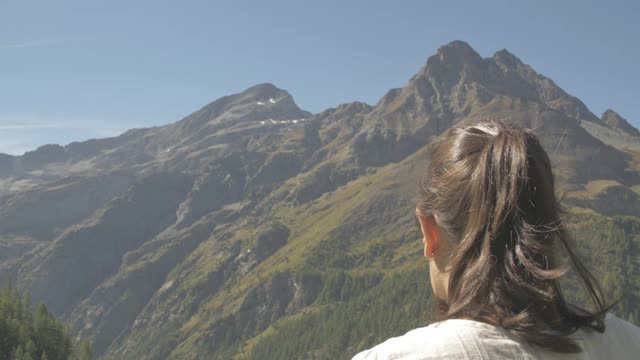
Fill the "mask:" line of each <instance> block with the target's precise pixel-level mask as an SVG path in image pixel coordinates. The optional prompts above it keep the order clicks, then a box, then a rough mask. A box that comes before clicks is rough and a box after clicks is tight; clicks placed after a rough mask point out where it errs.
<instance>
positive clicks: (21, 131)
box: [0, 115, 130, 155]
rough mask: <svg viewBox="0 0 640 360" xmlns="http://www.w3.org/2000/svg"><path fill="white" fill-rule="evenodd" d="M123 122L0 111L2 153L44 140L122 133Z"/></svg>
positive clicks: (66, 140) (15, 152)
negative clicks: (6, 113) (8, 113)
mask: <svg viewBox="0 0 640 360" xmlns="http://www.w3.org/2000/svg"><path fill="white" fill-rule="evenodd" d="M128 127H130V125H129V126H127V125H126V124H124V123H123V122H113V121H109V122H108V121H103V120H80V119H60V118H46V117H41V116H24V115H23V116H15V115H0V153H5V154H12V155H21V154H22V153H24V152H25V151H30V150H35V149H36V148H37V147H39V146H41V145H44V144H60V145H64V144H68V143H69V142H72V141H85V140H88V139H92V138H105V137H111V136H117V135H119V134H122V133H123V132H124V131H126V130H127V128H128Z"/></svg>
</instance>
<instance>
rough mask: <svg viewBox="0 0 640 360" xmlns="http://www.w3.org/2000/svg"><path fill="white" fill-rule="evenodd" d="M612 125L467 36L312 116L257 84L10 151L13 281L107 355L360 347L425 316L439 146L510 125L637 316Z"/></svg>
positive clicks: (630, 222)
mask: <svg viewBox="0 0 640 360" xmlns="http://www.w3.org/2000/svg"><path fill="white" fill-rule="evenodd" d="M611 116H612V115H611ZM611 116H607V117H605V119H599V118H598V117H596V116H595V115H593V114H592V113H591V112H590V111H589V110H588V109H587V107H586V106H585V105H584V104H583V103H582V102H581V101H580V100H579V99H577V98H575V97H573V96H571V95H569V94H567V93H566V92H565V91H564V90H562V89H561V88H560V87H558V86H557V85H556V84H555V83H554V82H553V81H552V80H550V79H548V78H546V77H544V76H542V75H540V74H538V73H536V72H535V71H534V70H533V69H532V68H531V67H530V66H528V65H526V64H524V63H523V62H522V61H521V60H519V59H518V58H517V57H515V56H514V55H513V54H511V53H509V52H508V51H506V50H501V51H498V52H497V53H496V54H494V55H493V56H492V57H488V58H482V57H481V56H480V55H479V54H478V53H477V52H475V50H473V49H472V48H471V47H470V46H469V45H468V44H466V43H464V42H461V41H454V42H452V43H450V44H447V45H445V46H443V47H441V48H440V49H438V51H437V53H436V54H435V55H434V56H432V57H430V58H429V59H428V60H427V62H426V64H425V66H424V67H423V68H422V69H420V71H419V72H418V73H417V74H416V75H415V76H413V77H412V78H411V79H410V80H409V82H408V84H407V85H406V86H405V87H403V88H399V89H392V90H390V91H389V92H388V93H387V94H385V96H383V97H382V98H381V99H380V101H379V102H378V103H377V104H375V105H373V106H371V105H368V104H364V103H358V102H355V103H349V104H343V105H340V106H338V107H336V108H332V109H327V110H325V111H323V112H321V113H318V114H310V113H308V112H305V111H303V110H301V109H300V108H298V106H297V105H296V104H295V101H294V100H293V98H292V97H291V96H290V95H289V94H288V93H287V92H286V91H284V90H281V89H278V88H277V87H275V86H273V85H271V84H260V85H256V86H254V87H252V88H249V89H247V90H245V91H243V92H242V93H239V94H234V95H230V96H226V97H223V98H221V99H218V100H216V101H214V102H212V103H211V104H208V105H206V106H204V107H203V108H202V109H200V110H198V111H196V112H194V113H193V114H191V115H189V116H187V117H185V118H184V119H182V120H180V121H178V122H176V123H173V124H169V125H166V126H161V127H155V128H148V129H135V130H130V131H128V132H126V133H125V134H123V135H121V136H118V137H115V138H109V139H101V140H90V141H87V142H82V143H73V144H69V145H67V146H64V147H62V146H45V147H41V148H39V149H38V150H36V151H34V152H32V153H27V154H25V155H23V156H21V157H12V156H2V157H0V196H2V199H3V200H5V201H3V202H2V203H1V205H0V248H2V249H8V250H10V253H11V255H4V250H3V256H0V272H5V273H9V274H11V275H12V276H14V277H15V278H16V279H17V282H18V284H19V285H20V286H21V287H23V288H24V289H27V290H30V291H31V292H32V293H33V295H34V298H35V299H36V300H39V301H44V302H45V303H47V305H48V306H49V307H50V308H51V309H52V310H53V311H54V312H55V313H56V314H58V315H61V316H63V317H64V318H65V319H66V320H67V321H69V322H70V324H71V327H72V331H73V333H74V334H75V335H76V336H79V337H82V338H92V339H93V348H94V352H95V353H96V354H99V355H101V356H103V357H104V358H112V359H146V358H148V359H164V358H174V359H199V358H221V359H222V358H224V359H226V358H230V357H234V356H236V357H239V358H243V357H249V358H282V357H285V358H301V357H302V358H336V357H338V358H348V357H350V355H352V354H353V353H354V352H355V351H357V350H359V349H362V348H364V347H366V346H370V345H371V344H373V343H375V342H377V341H380V340H382V339H383V338H385V337H388V336H391V335H399V334H400V333H401V332H402V331H405V330H407V329H409V328H411V327H415V326H418V325H419V324H421V323H423V321H424V320H426V319H427V316H428V314H429V307H428V299H429V298H430V292H429V291H428V283H427V278H426V276H427V275H426V266H425V264H424V261H423V260H422V258H421V255H420V254H421V249H420V246H419V238H420V237H419V231H418V228H417V227H416V226H415V220H414V217H413V206H414V197H415V195H416V190H417V188H416V186H417V180H418V178H419V176H420V174H421V171H422V170H423V169H422V166H423V164H424V160H425V156H426V152H425V148H426V146H427V145H428V144H429V142H430V141H431V140H432V139H433V138H434V137H435V136H437V135H438V134H440V133H442V132H443V131H444V130H446V129H447V128H449V127H450V126H452V125H453V124H456V123H458V122H461V121H470V120H473V119H479V118H486V117H494V118H506V119H510V121H515V122H519V123H521V124H524V125H525V126H527V127H530V128H533V129H534V131H536V133H537V134H538V135H539V136H540V138H541V140H542V142H543V144H544V145H545V147H546V148H547V150H548V152H549V153H550V155H551V158H552V161H553V164H554V170H555V173H556V177H557V179H558V182H559V190H560V191H561V193H564V194H566V197H565V202H564V203H565V205H566V206H567V207H568V210H569V214H570V216H569V219H568V220H569V222H570V224H571V227H572V231H573V232H574V233H575V234H576V237H577V239H578V241H580V242H581V243H580V244H581V246H580V248H581V249H586V250H585V254H586V255H587V256H590V258H589V259H590V260H589V261H590V262H593V266H595V267H596V272H597V273H598V274H599V275H600V276H601V277H602V278H604V279H605V280H606V284H605V286H606V288H607V290H609V291H610V292H611V293H612V294H613V293H615V292H616V291H621V289H627V290H628V292H629V296H628V297H627V298H625V300H624V301H623V302H622V304H621V305H620V306H619V307H618V308H617V311H618V312H619V314H620V315H621V316H624V317H627V318H630V319H632V320H636V321H637V319H638V317H637V316H639V314H638V313H637V310H636V308H637V305H638V296H640V288H639V286H640V275H639V273H638V271H637V269H638V267H637V266H638V261H639V259H638V254H640V253H639V252H638V249H637V246H638V244H639V243H640V213H638V208H637V201H638V194H639V193H640V165H639V164H640V153H639V152H638V150H637V149H634V148H633V147H625V146H620V144H619V143H618V142H616V141H614V140H615V139H617V138H616V137H615V136H613V135H611V134H615V133H616V132H617V131H622V130H620V129H621V127H622V125H619V124H622V123H620V122H617V124H618V125H615V126H613V125H611V124H610V123H611V121H610V120H607V119H610V118H611ZM601 128H602V129H609V130H610V131H611V134H609V133H607V134H608V135H607V136H600V135H598V134H600V133H601V132H600V133H599V132H596V131H594V130H593V129H601ZM625 131H627V132H629V131H630V130H628V129H627V130H625ZM629 136H630V137H632V136H633V135H629ZM621 216H622V217H621ZM30 223H35V224H36V225H37V226H30ZM596 250H598V251H596ZM603 253H604V255H602V254H603ZM592 258H598V260H599V261H597V262H596V261H593V260H591V259H592ZM567 288H568V289H569V293H570V295H571V296H575V298H576V299H577V300H578V301H580V300H581V298H580V297H579V295H578V294H579V291H578V289H577V287H576V286H575V284H574V283H573V282H571V281H570V282H569V283H568V284H567ZM409 299H413V300H409ZM582 300H583V299H582ZM416 314H420V315H419V316H417V315H416ZM293 335H299V336H297V337H296V336H293ZM283 342H284V343H283Z"/></svg>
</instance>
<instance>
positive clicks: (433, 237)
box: [416, 211, 440, 259]
mask: <svg viewBox="0 0 640 360" xmlns="http://www.w3.org/2000/svg"><path fill="white" fill-rule="evenodd" d="M416 215H417V216H418V220H419V221H420V229H421V230H422V235H423V236H424V257H426V258H427V259H431V258H433V255H434V254H435V253H436V251H438V247H439V245H440V237H439V236H438V228H437V227H436V220H435V218H434V217H433V215H424V214H422V213H421V212H420V211H416Z"/></svg>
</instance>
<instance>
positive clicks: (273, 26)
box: [0, 0, 640, 154]
mask: <svg viewBox="0 0 640 360" xmlns="http://www.w3.org/2000/svg"><path fill="white" fill-rule="evenodd" d="M639 16H640V6H639V5H638V2H635V1H627V2H622V1H607V2H603V1H598V2H596V1H535V2H534V1H528V2H526V3H525V2H524V1H522V2H517V1H506V0H505V1H402V0H396V1H374V0H369V1H364V0H362V1H355V0H353V1H350V0H341V1H333V0H323V1H301V0H298V1H276V0H273V1H239V0H236V1H187V0H183V1H162V0H155V1H135V0H129V1H118V0H111V1H88V0H84V1H71V0H56V1H54V0H50V1H49V0H41V1H31V0H0V81H1V84H2V85H1V86H0V152H5V153H13V154H19V153H22V152H24V151H26V150H31V149H35V148H36V147H37V146H39V145H43V144H46V143H60V144H66V143H68V142H71V141H74V140H84V139H88V138H95V137H105V136H111V135H116V134H118V133H120V132H122V131H124V130H126V129H129V128H139V127H147V126H154V125H162V124H166V123H170V122H174V121H177V120H179V119H181V118H182V117H184V116H186V115H188V114H189V113H191V112H193V111H195V110H197V109H198V108H199V107H201V106H203V105H205V104H206V103H208V102H210V101H212V100H214V99H216V98H218V97H220V96H224V95H227V94H230V93H234V92H238V91H242V90H243V89H245V88H247V87H249V86H252V85H254V84H257V83H262V82H272V83H274V84H275V85H276V86H278V87H281V88H284V89H286V90H288V91H289V92H290V93H291V94H292V95H293V97H294V98H295V99H296V101H297V103H298V104H299V105H300V106H301V107H302V108H304V109H305V110H308V111H312V112H317V111H321V110H324V109H326V108H328V107H334V106H337V105H339V104H341V103H345V102H350V101H354V100H359V101H365V102H368V103H375V102H377V101H378V99H379V98H380V97H381V96H382V95H383V94H384V93H385V92H386V91H387V90H388V89H390V88H392V87H400V86H403V85H405V84H406V82H407V80H408V79H409V78H410V77H411V76H412V75H413V74H415V73H416V72H417V71H418V70H419V68H420V67H421V66H422V65H423V64H424V63H425V61H426V59H427V57H428V56H430V55H432V54H433V53H435V51H436V49H437V48H438V47H439V46H441V45H443V44H445V43H448V42H450V41H452V40H457V39H460V40H465V41H467V42H468V43H469V44H470V45H471V46H472V47H474V48H475V49H476V50H477V51H478V52H479V53H480V54H481V55H482V56H483V57H487V56H491V55H492V54H493V53H494V52H496V51H497V50H500V49H502V48H507V49H508V50H509V51H511V52H513V53H514V54H516V55H517V56H518V57H519V58H520V59H522V60H523V61H524V62H525V63H528V64H530V65H531V66H533V68H534V69H536V70H537V71H538V72H540V73H542V74H544V75H546V76H549V77H551V78H552V79H554V81H555V82H556V83H557V84H559V85H560V86H561V87H563V88H564V89H565V90H566V91H568V92H569V93H570V94H572V95H575V96H577V97H579V98H580V99H582V100H583V101H584V102H585V103H586V105H587V106H588V107H589V109H590V110H591V111H593V112H594V113H596V115H600V114H601V113H602V112H603V111H604V110H605V109H607V108H613V109H614V110H616V111H618V112H619V113H620V114H621V115H622V116H623V117H625V118H627V119H628V120H630V121H631V123H632V124H634V125H635V126H636V127H639V126H640V108H639V107H638V102H639V100H638V98H639V95H640V90H639V87H638V84H640V72H639V71H638V65H637V64H640V36H639V35H638V34H640V29H639V25H638V18H639Z"/></svg>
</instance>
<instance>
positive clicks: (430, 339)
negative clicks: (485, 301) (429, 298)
mask: <svg viewBox="0 0 640 360" xmlns="http://www.w3.org/2000/svg"><path fill="white" fill-rule="evenodd" d="M492 337H493V338H504V337H505V335H504V332H503V331H502V330H501V329H499V328H497V327H494V326H492V325H488V324H484V323H481V322H477V321H472V320H447V321H442V322H438V323H435V324H432V325H429V326H426V327H422V328H417V329H414V330H411V331H409V332H408V333H406V334H404V335H402V336H398V337H394V338H391V339H388V340H386V341H385V342H383V343H381V344H379V345H377V346H375V347H373V348H371V349H369V350H366V351H363V352H361V353H359V354H357V355H356V356H355V357H354V358H353V360H371V359H468V358H469V356H470V355H471V354H470V352H471V353H474V354H477V355H478V356H477V357H478V358H488V356H489V355H490V354H489V350H487V349H485V348H484V347H483V346H478V345H479V342H480V339H487V338H492ZM471 356H472V358H475V357H474V356H473V355H471Z"/></svg>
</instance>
